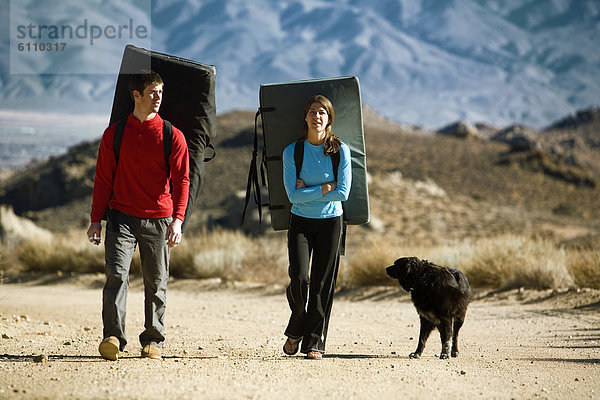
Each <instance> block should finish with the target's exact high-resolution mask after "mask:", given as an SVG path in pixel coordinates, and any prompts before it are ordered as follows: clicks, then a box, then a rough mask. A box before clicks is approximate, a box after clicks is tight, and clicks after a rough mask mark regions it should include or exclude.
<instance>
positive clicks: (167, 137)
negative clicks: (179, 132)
mask: <svg viewBox="0 0 600 400" xmlns="http://www.w3.org/2000/svg"><path fill="white" fill-rule="evenodd" d="M163 147H164V150H163V151H164V154H165V166H166V167H167V176H171V164H170V163H169V159H170V158H171V150H173V125H172V124H171V123H170V122H169V121H167V120H166V119H163Z"/></svg>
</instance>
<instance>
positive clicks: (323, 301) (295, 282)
mask: <svg viewBox="0 0 600 400" xmlns="http://www.w3.org/2000/svg"><path fill="white" fill-rule="evenodd" d="M333 119H334V110H333V105H332V104H331V102H330V101H329V100H328V99H327V98H326V97H325V96H321V95H317V96H314V97H312V98H311V99H310V100H309V101H308V103H307V104H306V107H305V109H304V122H305V123H304V133H305V137H304V144H303V145H304V150H303V154H304V156H303V159H302V164H301V165H302V167H301V168H300V173H299V174H297V173H296V163H295V158H294V149H295V146H297V145H298V143H300V142H297V143H292V144H290V145H289V146H287V147H286V148H285V150H284V152H283V181H284V185H285V190H286V193H287V196H288V198H289V200H290V202H291V203H292V209H291V216H290V225H289V230H288V254H289V262H290V265H289V275H290V284H289V286H288V287H287V289H286V295H287V299H288V303H289V305H290V309H291V311H292V315H291V317H290V320H289V323H288V326H287V328H286V330H285V335H286V336H287V340H286V342H285V344H284V346H283V351H284V352H285V353H286V354H288V355H294V354H296V353H297V352H298V348H299V347H300V343H301V344H302V345H301V352H302V353H304V354H306V356H307V358H309V359H321V358H322V356H323V353H324V352H325V339H326V336H327V325H328V323H329V315H330V312H331V305H332V302H333V292H334V289H335V281H336V277H337V272H338V265H339V250H340V241H341V236H342V223H343V221H342V218H343V217H342V214H343V208H342V201H345V200H347V199H348V194H349V193H350V185H351V180H352V173H351V167H350V149H349V148H348V146H347V145H346V144H344V143H342V142H341V141H340V139H339V138H338V137H337V136H335V135H334V134H333V133H332V132H331V125H332V123H333ZM337 152H339V157H338V159H339V166H338V170H337V180H336V179H335V178H334V177H335V176H336V174H334V171H333V162H332V154H334V153H337ZM311 256H312V266H309V262H310V259H311ZM309 271H310V276H309Z"/></svg>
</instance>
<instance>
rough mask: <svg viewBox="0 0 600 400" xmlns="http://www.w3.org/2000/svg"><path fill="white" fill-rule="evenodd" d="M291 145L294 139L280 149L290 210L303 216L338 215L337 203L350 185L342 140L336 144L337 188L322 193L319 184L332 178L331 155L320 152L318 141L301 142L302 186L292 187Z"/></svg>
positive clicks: (347, 150)
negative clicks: (338, 159) (337, 160)
mask: <svg viewBox="0 0 600 400" xmlns="http://www.w3.org/2000/svg"><path fill="white" fill-rule="evenodd" d="M295 145H296V143H295V142H294V143H292V144H290V145H289V146H287V147H286V148H285V150H284V151H283V184H284V186H285V191H286V193H287V196H288V199H289V200H290V203H292V210H291V212H292V213H293V214H295V215H299V216H301V217H306V218H331V217H339V216H340V215H342V214H343V212H344V211H343V209H342V203H341V202H342V201H346V200H348V195H349V194H350V187H351V185H352V167H351V158H350V148H349V147H348V146H347V145H346V144H345V143H342V145H341V146H340V165H339V167H338V175H337V176H338V179H337V187H336V189H335V190H332V191H330V192H328V193H327V194H325V195H323V194H322V192H321V185H322V184H324V183H327V182H332V181H334V180H335V178H334V175H333V165H332V162H331V157H330V156H326V155H325V154H323V145H322V144H321V145H318V146H315V145H313V144H310V143H309V142H308V141H305V142H304V159H303V161H302V169H301V170H300V179H302V180H303V181H304V184H305V185H306V187H305V188H302V189H296V163H295V161H294V147H295Z"/></svg>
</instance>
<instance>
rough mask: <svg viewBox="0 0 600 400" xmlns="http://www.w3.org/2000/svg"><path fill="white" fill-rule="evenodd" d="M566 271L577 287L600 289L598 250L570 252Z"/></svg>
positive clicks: (599, 254)
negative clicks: (571, 254)
mask: <svg viewBox="0 0 600 400" xmlns="http://www.w3.org/2000/svg"><path fill="white" fill-rule="evenodd" d="M572 253H573V256H572V257H569V262H568V264H567V269H568V271H569V273H570V274H571V276H572V277H573V280H574V281H575V284H576V285H577V286H579V287H589V288H596V289H597V288H600V248H596V249H593V250H582V249H575V250H572Z"/></svg>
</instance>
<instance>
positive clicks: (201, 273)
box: [0, 230, 600, 289]
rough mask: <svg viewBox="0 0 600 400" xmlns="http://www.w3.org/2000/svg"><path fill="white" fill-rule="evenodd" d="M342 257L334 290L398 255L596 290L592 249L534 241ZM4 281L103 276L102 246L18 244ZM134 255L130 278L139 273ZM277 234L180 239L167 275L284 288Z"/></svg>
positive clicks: (374, 276) (498, 276)
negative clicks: (26, 276) (28, 275)
mask: <svg viewBox="0 0 600 400" xmlns="http://www.w3.org/2000/svg"><path fill="white" fill-rule="evenodd" d="M350 246H351V247H349V248H348V249H347V250H348V251H347V253H348V255H347V256H345V257H343V258H342V264H341V269H340V276H339V281H338V282H339V286H341V287H345V288H350V287H357V286H369V285H382V284H383V285H386V284H389V285H393V284H395V283H394V281H393V280H391V279H389V278H388V277H387V275H386V274H385V267H387V266H388V265H391V264H392V263H393V262H394V260H395V259H396V258H398V257H403V256H416V257H419V258H425V259H428V260H430V261H432V262H434V263H436V264H439V265H444V266H448V267H454V268H458V269H460V270H462V271H464V272H465V274H466V275H467V277H468V279H469V282H470V283H471V285H472V286H473V287H490V288H499V289H509V288H515V287H527V288H533V289H548V288H566V287H591V288H600V250H598V249H596V250H578V249H567V248H564V247H561V246H557V245H556V244H554V243H553V242H551V241H549V240H546V239H541V238H529V237H525V236H517V235H502V236H497V237H493V238H483V239H471V240H464V241H460V242H457V243H454V244H447V245H441V246H428V247H426V246H423V247H419V246H414V245H410V244H397V243H396V244H394V243H392V242H390V241H389V240H385V238H384V237H376V236H371V237H370V238H369V239H366V240H365V241H364V242H363V243H362V244H361V245H360V246H352V245H350ZM0 256H1V257H2V260H3V261H2V262H3V263H4V267H3V269H4V276H9V275H16V274H19V273H23V272H43V273H56V272H58V271H60V272H62V273H97V272H103V271H104V251H103V248H102V247H96V246H91V245H90V244H89V243H88V242H87V240H85V234H84V232H82V231H73V232H71V233H69V234H66V235H60V236H58V235H55V236H54V237H53V239H52V240H51V241H50V242H46V241H23V242H21V243H20V244H19V245H16V246H15V247H14V248H12V249H7V248H6V247H5V248H0ZM139 265H140V262H139V256H137V253H136V256H135V257H134V260H133V262H132V272H133V273H139V271H140V266H139ZM287 265H288V261H287V249H286V244H285V239H284V237H283V236H280V237H278V238H268V237H261V238H258V239H257V238H251V237H248V236H246V235H244V234H243V233H240V232H237V231H226V230H216V231H211V232H203V233H201V234H198V235H194V236H191V235H190V236H188V237H186V238H185V239H184V241H183V242H182V244H181V245H180V246H178V247H176V248H175V249H173V250H172V252H171V275H172V276H174V277H178V278H197V279H198V278H200V279H201V278H215V277H216V278H221V279H223V280H225V281H247V282H248V281H250V282H263V283H276V284H285V283H287V280H288V278H287Z"/></svg>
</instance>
